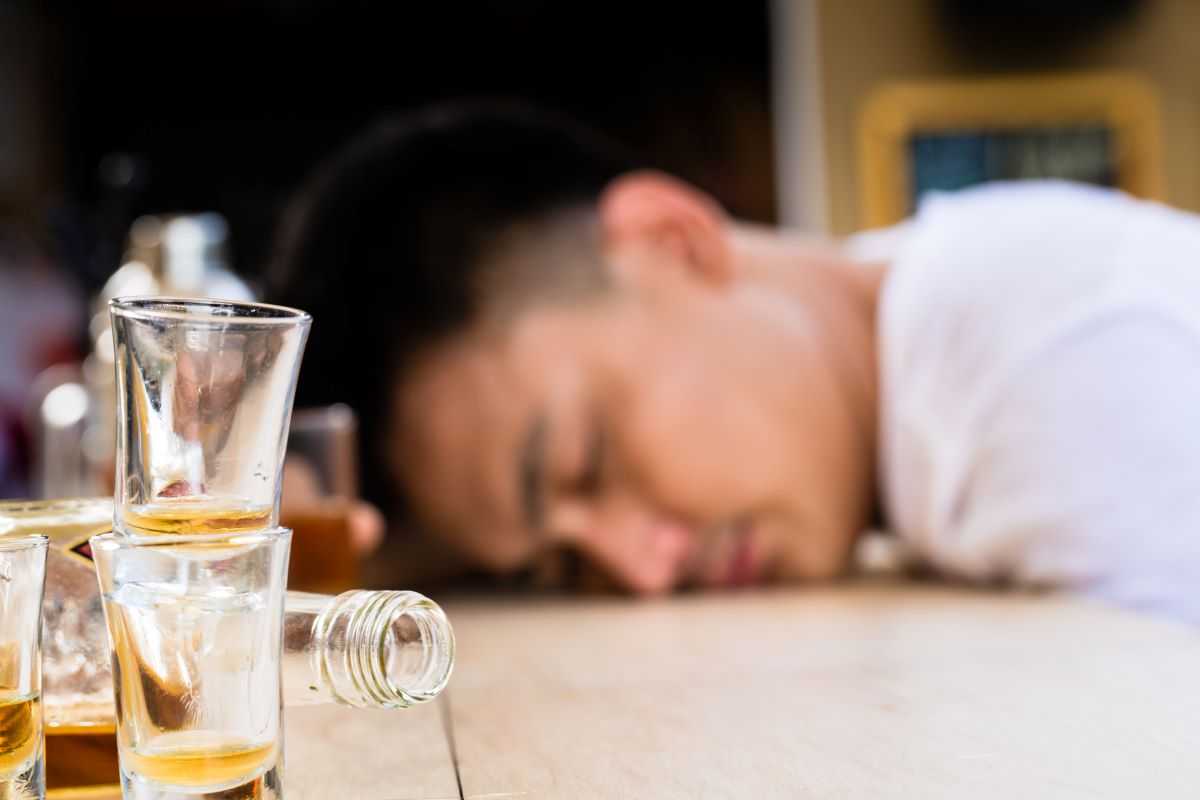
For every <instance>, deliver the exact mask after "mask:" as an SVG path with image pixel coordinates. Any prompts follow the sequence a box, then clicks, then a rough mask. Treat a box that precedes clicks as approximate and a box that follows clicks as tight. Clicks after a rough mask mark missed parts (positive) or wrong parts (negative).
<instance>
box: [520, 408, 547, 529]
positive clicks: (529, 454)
mask: <svg viewBox="0 0 1200 800" xmlns="http://www.w3.org/2000/svg"><path fill="white" fill-rule="evenodd" d="M546 428H547V423H546V415H545V414H539V415H538V416H537V417H535V418H534V420H533V423H532V424H531V425H530V426H529V432H528V433H527V434H525V442H524V444H523V445H522V446H521V452H520V453H519V454H518V456H517V475H518V483H519V491H520V493H521V508H522V510H523V511H524V513H525V523H526V524H527V525H528V526H529V527H530V528H531V529H532V530H534V531H540V530H541V529H542V527H543V525H544V524H545V509H544V508H543V507H542V506H543V504H542V498H543V497H544V494H543V492H542V476H543V475H544V474H545V470H543V468H542V467H543V461H544V458H545V456H544V453H545V449H546Z"/></svg>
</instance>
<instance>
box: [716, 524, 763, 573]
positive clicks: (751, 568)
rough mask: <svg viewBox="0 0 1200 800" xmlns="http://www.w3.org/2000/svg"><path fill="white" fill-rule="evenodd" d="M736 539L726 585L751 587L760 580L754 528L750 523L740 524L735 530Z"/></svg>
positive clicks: (727, 571)
mask: <svg viewBox="0 0 1200 800" xmlns="http://www.w3.org/2000/svg"><path fill="white" fill-rule="evenodd" d="M734 537H735V539H734V544H733V550H732V553H731V555H730V558H729V567H728V569H727V570H726V573H725V581H724V583H725V585H726V586H749V585H750V584H752V583H755V582H756V580H757V579H758V553H757V549H756V548H755V541H754V528H753V526H752V525H750V523H748V522H742V523H739V524H738V525H737V527H736V528H735V529H734Z"/></svg>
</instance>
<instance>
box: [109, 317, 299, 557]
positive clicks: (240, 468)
mask: <svg viewBox="0 0 1200 800" xmlns="http://www.w3.org/2000/svg"><path fill="white" fill-rule="evenodd" d="M109 310H110V313H111V316H112V328H113V342H114V346H115V351H116V355H115V358H116V370H117V463H116V472H117V475H116V493H115V501H116V508H115V510H114V519H113V522H114V528H115V529H117V530H118V531H120V532H130V533H156V534H164V533H167V534H189V533H230V532H237V531H244V530H260V529H264V528H270V527H273V526H275V525H277V524H278V522H279V491H280V477H281V473H282V469H283V457H284V448H285V446H286V444H287V436H288V421H289V419H290V417H291V411H292V399H293V397H294V395H295V389H296V378H297V374H298V372H299V369H300V357H301V354H302V353H303V350H304V343H305V340H306V339H307V336H308V329H309V325H310V324H311V322H312V318H311V317H310V316H309V315H308V314H306V313H304V312H303V311H297V310H295V309H290V308H282V307H280V306H269V305H261V304H255V303H233V302H223V301H219V300H180V299H171V298H118V299H116V300H113V301H112V303H111V304H110V306H109Z"/></svg>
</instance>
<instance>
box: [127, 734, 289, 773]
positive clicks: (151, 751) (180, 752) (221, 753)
mask: <svg viewBox="0 0 1200 800" xmlns="http://www.w3.org/2000/svg"><path fill="white" fill-rule="evenodd" d="M219 737H220V734H218V733H216V732H205V731H188V732H187V733H177V734H165V735H163V736H160V737H158V739H157V740H156V741H155V742H152V743H150V745H149V746H147V747H144V748H138V749H135V750H127V751H125V752H124V753H122V757H121V760H122V766H123V768H124V769H125V770H126V771H127V772H132V773H134V774H136V775H137V776H138V777H140V778H142V779H143V780H147V781H153V782H155V783H160V784H166V785H170V786H219V785H228V784H231V783H232V784H236V783H239V782H247V781H251V780H254V779H255V778H256V777H258V775H259V773H261V772H262V771H264V769H266V768H268V767H270V766H272V765H273V764H274V761H275V750H276V748H275V743H274V742H269V743H267V744H254V743H250V742H236V741H232V742H231V741H228V740H226V741H221V739H220V738H219ZM206 739H208V740H210V741H209V742H205V740H206ZM164 740H170V741H166V742H165V743H164Z"/></svg>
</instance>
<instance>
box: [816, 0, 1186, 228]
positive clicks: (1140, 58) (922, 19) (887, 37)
mask: <svg viewBox="0 0 1200 800" xmlns="http://www.w3.org/2000/svg"><path fill="white" fill-rule="evenodd" d="M817 4H818V6H817V26H818V39H819V49H820V54H819V56H820V67H819V80H820V84H821V95H822V97H821V108H822V123H823V125H822V129H823V137H824V153H825V158H824V168H825V179H826V186H827V196H828V199H827V202H828V220H829V230H830V231H831V232H833V233H837V234H842V233H847V232H849V231H852V230H854V229H855V228H856V227H857V224H858V222H857V218H858V209H859V192H858V138H857V123H858V114H859V112H860V110H861V108H862V104H863V102H864V100H865V99H866V97H867V96H868V94H869V93H870V91H871V90H872V89H873V88H874V87H875V86H877V85H878V84H879V83H880V82H883V81H886V80H895V79H914V78H916V79H919V78H940V77H952V76H963V75H986V74H1012V73H1019V72H1021V71H1031V72H1042V71H1051V70H1084V69H1101V68H1103V69H1129V70H1135V71H1138V72H1140V73H1142V74H1143V75H1144V76H1145V77H1147V78H1148V79H1150V80H1151V81H1152V82H1153V83H1154V84H1155V85H1156V86H1157V88H1158V90H1159V92H1160V97H1161V101H1162V111H1163V122H1164V125H1163V128H1164V140H1165V141H1164V147H1165V155H1166V158H1165V163H1166V170H1167V193H1168V195H1167V196H1168V199H1169V201H1170V202H1171V203H1172V204H1174V205H1177V206H1180V207H1182V208H1186V209H1189V210H1193V211H1200V2H1196V0H1147V1H1146V2H1145V3H1144V4H1143V7H1142V8H1141V9H1139V10H1138V11H1137V12H1136V13H1135V14H1133V15H1131V16H1130V17H1129V18H1128V19H1127V20H1122V21H1120V22H1119V24H1115V25H1113V26H1111V27H1109V28H1108V29H1106V30H1103V31H1101V32H1099V33H1097V34H1096V35H1094V36H1091V37H1088V38H1087V39H1085V40H1083V41H1080V42H1075V43H1072V44H1071V45H1070V46H1062V47H1056V46H1042V47H1038V48H1036V49H1028V48H1027V49H1024V50H1020V51H1018V50H1013V49H1007V50H1003V49H1000V50H991V49H987V48H973V47H971V46H967V45H965V44H964V43H962V42H957V41H955V40H954V38H953V36H952V35H951V33H950V32H949V31H948V29H947V28H946V27H945V26H944V25H943V24H942V20H941V18H940V16H939V14H938V13H937V10H936V3H935V0H817Z"/></svg>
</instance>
